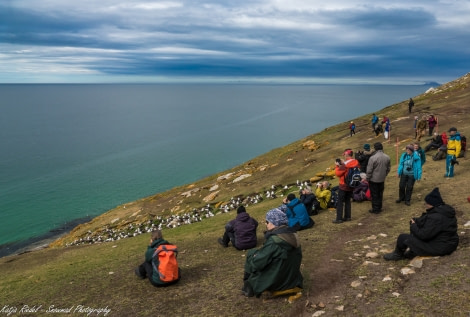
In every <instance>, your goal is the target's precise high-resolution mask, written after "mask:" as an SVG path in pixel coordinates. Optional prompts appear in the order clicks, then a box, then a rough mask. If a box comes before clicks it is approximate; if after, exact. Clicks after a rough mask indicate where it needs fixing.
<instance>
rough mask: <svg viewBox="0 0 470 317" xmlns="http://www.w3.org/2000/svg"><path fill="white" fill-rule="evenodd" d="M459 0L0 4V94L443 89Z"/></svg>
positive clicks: (459, 30) (468, 5) (463, 10)
mask: <svg viewBox="0 0 470 317" xmlns="http://www.w3.org/2000/svg"><path fill="white" fill-rule="evenodd" d="M469 17H470V1H468V0H443V1H434V0H414V1H409V0H405V1H402V0H397V1H390V0H387V1H382V0H373V1H356V0H328V1H324V0H321V1H317V0H311V1H303V0H259V1H256V0H244V1H236V0H231V1H227V0H203V1H201V0H175V1H172V0H168V1H150V0H148V1H144V0H80V1H77V0H73V1H72V0H1V1H0V83H160V82H162V83H164V82H286V83H297V82H298V83H400V84H422V83H425V82H430V81H434V82H439V83H445V82H448V81H451V80H453V79H456V78H458V77H461V76H463V75H465V74H466V73H468V72H469V71H470V45H469V43H470V18H469Z"/></svg>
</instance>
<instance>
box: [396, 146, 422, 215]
mask: <svg viewBox="0 0 470 317" xmlns="http://www.w3.org/2000/svg"><path fill="white" fill-rule="evenodd" d="M421 173H422V170H421V158H420V157H419V155H418V153H417V152H416V151H415V150H414V146H413V144H409V145H407V146H406V150H405V153H403V154H402V155H401V157H400V163H399V164H398V177H399V178H400V185H399V191H398V193H399V197H398V199H397V200H396V203H397V204H398V203H401V202H402V201H404V202H405V204H406V205H407V206H409V205H410V204H411V203H410V201H411V194H412V193H413V186H414V183H415V181H419V180H420V179H421Z"/></svg>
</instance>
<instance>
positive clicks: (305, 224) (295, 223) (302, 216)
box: [281, 193, 315, 231]
mask: <svg viewBox="0 0 470 317" xmlns="http://www.w3.org/2000/svg"><path fill="white" fill-rule="evenodd" d="M282 202H283V203H284V205H283V206H282V208H281V209H282V210H283V211H284V212H285V213H286V215H287V219H289V222H288V224H289V227H292V228H294V229H295V230H297V231H299V230H304V229H308V228H311V227H313V225H314V224H315V222H314V221H313V219H312V218H310V216H309V215H308V212H307V208H305V205H304V204H303V203H302V202H301V201H300V200H299V199H298V198H296V197H295V194H293V193H290V194H289V195H287V197H286V198H284V200H283V201H282Z"/></svg>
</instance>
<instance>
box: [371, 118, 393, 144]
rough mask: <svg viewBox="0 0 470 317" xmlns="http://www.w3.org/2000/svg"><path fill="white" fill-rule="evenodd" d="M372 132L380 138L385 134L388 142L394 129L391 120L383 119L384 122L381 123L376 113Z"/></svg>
mask: <svg viewBox="0 0 470 317" xmlns="http://www.w3.org/2000/svg"><path fill="white" fill-rule="evenodd" d="M371 122H372V131H373V132H375V136H378V135H379V134H380V133H383V135H384V138H385V139H386V140H388V139H389V137H390V130H391V128H392V126H391V123H390V119H389V118H388V117H383V119H382V121H380V122H379V117H377V115H376V114H375V113H374V114H372V120H371Z"/></svg>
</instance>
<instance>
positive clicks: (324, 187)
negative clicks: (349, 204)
mask: <svg viewBox="0 0 470 317" xmlns="http://www.w3.org/2000/svg"><path fill="white" fill-rule="evenodd" d="M315 197H317V200H318V202H319V203H320V208H321V209H323V210H326V209H328V206H329V204H330V201H331V190H330V183H329V182H328V181H323V182H319V183H317V188H316V189H315Z"/></svg>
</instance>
